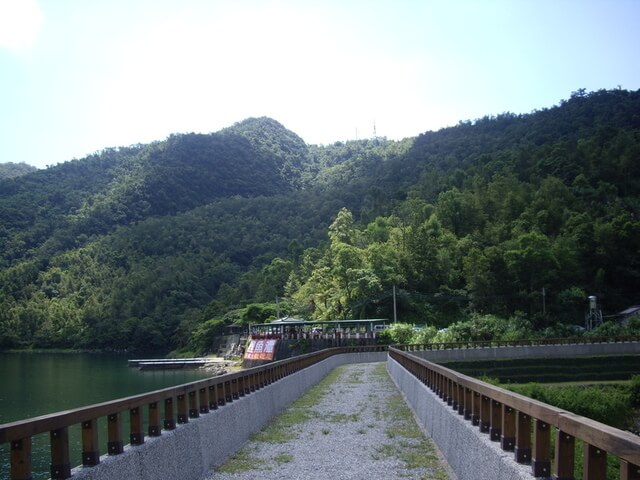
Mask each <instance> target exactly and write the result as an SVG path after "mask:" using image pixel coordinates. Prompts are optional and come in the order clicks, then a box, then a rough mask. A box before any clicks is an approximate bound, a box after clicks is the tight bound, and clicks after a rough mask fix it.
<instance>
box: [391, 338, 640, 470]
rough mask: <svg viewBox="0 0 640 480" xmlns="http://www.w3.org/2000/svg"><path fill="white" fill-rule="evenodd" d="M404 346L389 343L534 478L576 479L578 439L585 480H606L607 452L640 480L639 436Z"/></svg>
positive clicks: (400, 358) (401, 360) (394, 353)
mask: <svg viewBox="0 0 640 480" xmlns="http://www.w3.org/2000/svg"><path fill="white" fill-rule="evenodd" d="M406 347H407V346H403V349H406ZM403 349H400V348H397V347H390V348H389V356H390V357H391V358H393V359H394V360H396V361H397V362H398V363H399V364H400V365H402V366H403V367H404V368H405V369H406V370H408V371H409V372H410V373H411V374H413V375H414V376H415V377H416V378H417V379H419V380H420V381H421V382H422V383H424V384H425V385H426V386H427V387H429V388H430V389H431V390H433V391H434V392H435V393H436V394H437V395H438V396H439V397H440V398H441V399H442V400H443V401H444V402H446V403H447V404H448V405H450V406H451V408H452V409H453V410H455V411H457V412H458V414H459V415H463V416H464V418H465V419H466V420H468V421H470V422H471V423H472V424H473V425H474V426H478V427H479V429H480V431H481V432H484V433H487V434H488V435H489V436H490V439H491V440H492V441H495V442H500V445H501V447H502V449H503V450H505V451H509V452H514V458H515V460H516V461H517V462H518V463H521V464H530V465H531V469H532V474H533V476H535V477H545V478H550V477H551V473H552V471H553V478H555V479H565V480H570V479H573V478H574V467H575V453H574V452H575V441H576V439H578V440H581V441H582V442H583V443H584V455H583V472H584V476H583V478H584V479H588V480H604V479H606V478H607V476H606V466H607V454H611V455H614V456H616V457H618V458H619V459H620V479H622V480H632V479H633V480H637V479H640V437H637V436H636V435H633V434H632V433H629V432H624V431H622V430H618V429H616V428H613V427H610V426H608V425H604V424H602V423H599V422H596V421H593V420H590V419H588V418H585V417H581V416H578V415H575V414H573V413H571V412H568V411H565V410H562V409H559V408H555V407H552V406H550V405H547V404H545V403H542V402H539V401H536V400H532V399H530V398H528V397H525V396H523V395H519V394H516V393H513V392H510V391H508V390H505V389H503V388H499V387H496V386H493V385H490V384H488V383H485V382H482V381H479V380H476V379H474V378H471V377H468V376H466V375H463V374H461V373H458V372H455V371H453V370H450V369H448V368H445V367H442V366H440V365H437V364H435V363H432V362H429V361H427V360H424V359H422V358H419V357H416V356H415V355H412V354H411V353H409V352H406V351H403ZM552 430H553V435H554V436H555V442H554V443H555V447H554V449H553V451H552V441H551V435H552ZM460 454H461V455H462V454H464V453H463V452H460Z"/></svg>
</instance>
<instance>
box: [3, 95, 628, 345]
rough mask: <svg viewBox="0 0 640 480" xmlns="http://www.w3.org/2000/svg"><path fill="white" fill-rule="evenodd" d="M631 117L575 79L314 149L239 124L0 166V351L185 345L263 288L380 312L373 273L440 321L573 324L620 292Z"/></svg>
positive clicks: (617, 303) (253, 305)
mask: <svg viewBox="0 0 640 480" xmlns="http://www.w3.org/2000/svg"><path fill="white" fill-rule="evenodd" d="M639 112H640V92H629V91H625V90H612V91H598V92H592V93H586V92H584V91H581V90H580V91H577V92H575V93H574V94H572V96H571V98H570V99H568V100H567V101H564V102H562V103H561V105H559V106H555V107H552V108H548V109H543V110H540V111H537V112H533V113H531V114H528V115H512V114H502V115H499V116H497V117H486V118H483V119H479V120H476V121H467V122H461V123H460V124H459V125H457V126H456V127H452V128H447V129H443V130H440V131H438V132H427V133H424V134H422V135H420V136H419V137H417V138H412V139H406V140H404V141H401V142H395V141H388V140H386V139H381V138H376V139H368V140H361V141H350V142H337V143H335V144H333V145H329V146H308V145H306V144H305V143H304V141H303V140H302V139H300V138H299V137H298V136H297V135H296V134H295V133H293V132H291V131H289V130H287V129H286V128H284V127H283V126H282V125H280V124H279V123H278V122H276V121H275V120H272V119H269V118H254V119H248V120H246V121H244V122H240V123H238V124H236V125H233V126H231V127H229V128H226V129H223V130H221V131H219V132H217V133H212V134H209V135H196V134H186V135H173V136H171V137H169V138H168V139H166V140H164V141H159V142H155V143H152V144H149V145H135V146H131V147H126V148H118V149H107V150H104V151H102V152H100V153H97V154H95V155H91V156H89V157H87V158H84V159H81V160H74V161H71V162H67V163H64V164H61V165H58V166H55V167H50V168H48V169H46V170H41V171H36V172H32V173H29V174H26V175H23V176H20V177H17V178H13V179H4V180H2V181H0V220H1V223H0V348H1V347H9V346H14V347H15V346H39V347H83V348H87V347H88V348H119V349H121V348H128V349H137V350H141V349H156V350H165V351H168V350H170V349H174V348H178V347H185V346H186V345H190V346H191V347H190V348H193V349H194V350H198V349H203V348H206V342H207V340H206V339H207V338H209V337H208V335H210V334H211V332H213V331H214V330H215V329H216V328H219V325H221V324H223V323H224V322H229V321H234V320H243V319H244V320H247V321H252V322H256V321H261V320H263V319H265V318H267V317H268V316H269V315H273V314H274V312H275V306H274V305H273V303H274V302H275V299H276V297H278V298H279V299H280V307H281V308H283V309H287V313H292V314H295V315H300V316H306V317H308V318H353V317H366V316H376V317H390V316H391V315H392V303H391V301H392V296H391V290H392V288H393V287H394V286H395V287H396V290H397V293H398V295H397V299H398V313H399V315H400V318H402V319H404V320H406V321H415V322H419V323H424V322H427V323H430V324H433V325H436V326H439V327H442V326H446V325H448V324H449V323H450V322H452V321H454V320H458V319H461V318H464V317H465V316H466V315H468V313H469V312H472V311H477V312H485V313H492V314H497V315H502V316H515V317H514V318H518V319H520V320H521V321H522V322H524V323H523V325H524V324H526V325H529V326H530V327H531V328H533V329H534V330H540V331H542V330H543V329H547V328H552V327H554V325H557V324H559V325H563V324H576V323H578V324H579V323H581V322H582V318H583V314H584V302H585V299H586V296H587V295H590V294H596V295H598V297H599V298H600V299H601V300H602V302H603V306H604V309H605V312H606V313H615V312H616V311H618V310H620V309H622V308H624V307H626V306H628V305H630V304H637V303H640V298H639V297H638V292H639V291H640V113H639ZM543 289H544V291H545V295H546V296H545V298H544V301H545V305H544V307H543V298H542V291H543ZM245 307H246V308H245ZM543 308H544V311H543ZM237 309H242V310H237ZM238 312H244V313H238ZM520 320H519V321H520ZM208 329H209V330H208ZM211 329H213V330H211ZM475 333H477V332H475ZM474 336H475V337H478V336H479V335H474Z"/></svg>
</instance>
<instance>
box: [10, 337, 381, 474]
mask: <svg viewBox="0 0 640 480" xmlns="http://www.w3.org/2000/svg"><path fill="white" fill-rule="evenodd" d="M386 350H387V347H386V346H378V345H371V346H364V347H337V348H330V349H326V350H321V351H319V352H314V353H309V354H306V355H301V356H298V357H294V358H290V359H286V360H280V361H276V362H272V363H269V364H267V365H263V366H259V367H254V368H250V369H247V370H242V371H239V372H235V373H230V374H227V375H221V376H218V377H212V378H209V379H206V380H200V381H197V382H192V383H187V384H183V385H179V386H176V387H169V388H165V389H162V390H157V391H154V392H150V393H144V394H141V395H135V396H131V397H127V398H121V399H118V400H113V401H109V402H105V403H100V404H97V405H91V406H87V407H82V408H77V409H73V410H67V411H64V412H59V413H53V414H50V415H43V416H40V417H36V418H32V419H29V420H22V421H18V422H12V423H7V424H4V425H0V444H3V443H10V444H11V445H10V450H11V453H10V456H11V479H12V480H30V479H31V478H32V462H31V446H32V437H33V436H34V435H37V434H40V433H47V432H49V438H50V446H51V478H52V479H66V478H69V477H71V463H70V459H69V427H70V426H72V425H77V424H80V425H81V431H82V464H83V466H85V467H92V466H95V465H97V464H98V463H99V462H100V451H99V448H98V420H99V419H100V418H102V417H106V418H107V436H108V442H107V453H108V454H109V455H118V454H121V453H122V452H123V451H124V444H125V442H124V436H123V427H122V415H126V414H128V415H129V420H130V422H129V423H130V428H129V430H130V431H129V443H130V444H131V445H132V446H135V445H141V444H143V443H144V441H145V432H144V431H143V412H144V410H145V407H147V408H146V410H147V412H148V417H147V423H148V430H147V435H148V436H149V437H158V436H160V435H161V434H162V430H163V429H164V430H173V429H175V428H176V426H177V425H178V424H182V423H187V422H189V419H193V418H197V417H199V416H200V415H203V414H207V413H209V412H210V411H212V410H216V409H218V408H221V407H224V406H225V405H226V404H227V403H231V402H233V401H234V400H237V399H239V398H240V397H243V396H245V395H249V394H251V392H254V391H256V390H259V389H260V388H262V387H264V386H266V385H269V384H271V383H273V382H275V381H277V380H279V379H281V378H283V377H285V376H287V375H291V374H292V373H295V372H298V371H300V370H302V369H303V368H306V367H308V366H310V365H313V364H316V363H318V362H320V361H322V360H324V359H326V358H328V357H330V356H332V355H336V354H343V353H365V352H378V351H386Z"/></svg>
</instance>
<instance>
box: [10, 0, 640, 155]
mask: <svg viewBox="0 0 640 480" xmlns="http://www.w3.org/2000/svg"><path fill="white" fill-rule="evenodd" d="M639 26H640V0H502V1H498V0H475V1H457V0H389V1H386V0H381V1H376V0H362V1H360V0H335V1H334V0H318V1H312V0H309V1H305V0H295V1H294V0H290V1H288V0H280V1H270V0H224V1H223V0H0V162H8V161H13V162H23V161H24V162H27V163H29V164H32V165H35V166H38V167H44V166H45V165H54V164H56V163H59V162H63V161H66V160H70V159H72V158H81V157H83V156H85V155H87V154H89V153H92V152H95V151H97V150H101V149H102V148H105V147H116V146H123V145H130V144H133V143H147V142H150V141H153V140H162V139H164V138H165V137H167V136H168V135H169V134H171V133H185V132H203V133H207V132H212V131H217V130H219V129H221V128H224V127H226V126H230V125H232V124H233V123H235V122H238V121H241V120H243V119H245V118H247V117H255V116H263V115H266V116H270V117H272V118H275V119H276V120H278V121H279V122H281V123H282V124H284V126H285V127H287V128H289V129H291V130H293V131H294V132H296V133H297V134H299V135H300V136H301V137H302V138H303V139H304V140H305V141H306V142H307V143H325V144H326V143H333V142H335V141H337V140H348V139H354V138H356V134H357V135H358V137H359V138H364V137H370V136H372V135H373V125H374V122H375V125H376V128H377V134H378V135H380V136H386V137H388V138H393V139H400V138H403V137H407V136H415V135H417V134H419V133H421V132H425V131H427V130H437V129H439V128H442V127H445V126H449V125H455V124H456V123H458V122H459V121H460V120H468V119H470V120H473V119H476V118H479V117H482V116H484V115H490V114H498V113H502V112H505V111H510V112H515V113H528V112H530V111H532V110H534V109H540V108H543V107H551V106H553V105H556V104H558V103H559V102H560V100H561V99H566V98H568V97H569V96H570V94H571V92H572V91H575V90H577V89H579V88H586V89H587V90H588V91H591V90H597V89H600V88H606V89H610V88H616V87H617V86H621V87H622V88H625V89H630V90H637V89H638V88H640V27H639Z"/></svg>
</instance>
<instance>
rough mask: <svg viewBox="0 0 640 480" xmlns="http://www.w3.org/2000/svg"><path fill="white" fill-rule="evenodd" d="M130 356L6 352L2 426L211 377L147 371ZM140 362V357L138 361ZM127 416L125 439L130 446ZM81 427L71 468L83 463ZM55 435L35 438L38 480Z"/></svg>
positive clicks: (74, 436) (4, 472) (2, 472)
mask: <svg viewBox="0 0 640 480" xmlns="http://www.w3.org/2000/svg"><path fill="white" fill-rule="evenodd" d="M128 358H130V357H127V356H126V355H113V354H87V353H0V424H4V423H8V422H13V421H16V420H23V419H27V418H31V417H36V416H38V415H45V414H48V413H54V412H58V411H61V410H67V409H70V408H76V407H82V406H85V405H90V404H94V403H100V402H104V401H107V400H114V399H116V398H120V397H126V396H129V395H135V394H137V393H143V392H148V391H152V390H158V389H160V388H164V387H169V386H173V385H179V384H181V383H187V382H192V381H195V380H198V379H201V378H205V377H206V376H207V374H206V373H205V372H204V371H201V370H198V369H195V370H164V371H149V372H141V371H139V370H138V369H136V368H129V367H128V365H127V359H128ZM135 358H138V357H135ZM126 417H128V416H127V415H123V421H124V425H123V436H124V437H125V439H124V440H125V443H128V441H127V439H128V433H129V429H128V424H127V422H126V420H127V418H126ZM79 432H80V428H79V426H74V427H72V428H71V429H70V444H71V465H72V466H76V465H79V464H80V463H81V458H80V440H79V439H80V433H79ZM100 433H101V435H100V453H101V454H104V453H105V452H106V420H105V419H101V432H100ZM49 461H50V455H49V436H48V434H44V435H37V436H36V437H34V439H33V470H34V472H33V478H34V479H46V478H49V477H50V474H49V473H50V472H49V468H50V467H49ZM9 471H10V467H9V445H7V444H3V445H0V479H8V478H10V477H9Z"/></svg>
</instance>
